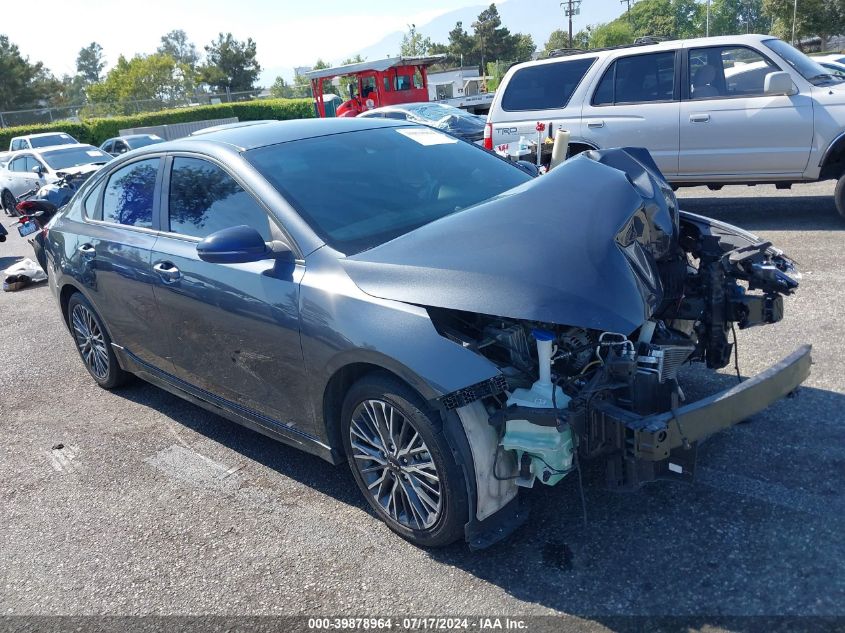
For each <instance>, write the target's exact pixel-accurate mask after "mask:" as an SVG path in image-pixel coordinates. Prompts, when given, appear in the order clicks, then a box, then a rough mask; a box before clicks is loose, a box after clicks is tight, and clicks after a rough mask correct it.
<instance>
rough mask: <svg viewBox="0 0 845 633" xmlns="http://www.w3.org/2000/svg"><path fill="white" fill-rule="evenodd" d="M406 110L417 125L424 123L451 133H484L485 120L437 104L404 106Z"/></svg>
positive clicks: (464, 111)
mask: <svg viewBox="0 0 845 633" xmlns="http://www.w3.org/2000/svg"><path fill="white" fill-rule="evenodd" d="M406 109H407V110H408V112H409V113H410V114H411V116H412V117H414V118H415V119H416V120H417V122H418V123H425V124H426V125H432V126H434V127H437V128H440V129H441V130H446V131H447V132H452V133H456V132H457V133H460V132H463V133H465V134H467V133H470V134H471V133H477V134H483V133H484V124H485V123H486V122H487V120H486V119H485V118H484V117H480V116H478V115H476V114H470V113H469V112H467V111H466V110H461V109H460V108H454V107H452V106H446V105H441V104H438V103H426V104H420V105H414V106H406Z"/></svg>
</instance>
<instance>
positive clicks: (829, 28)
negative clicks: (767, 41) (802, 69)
mask: <svg viewBox="0 0 845 633" xmlns="http://www.w3.org/2000/svg"><path fill="white" fill-rule="evenodd" d="M793 6H794V5H793V2H792V0H788V1H787V0H764V2H763V10H764V12H765V14H766V15H767V16H769V17H771V18H773V19H774V28H773V31H774V33H775V34H776V35H779V36H780V37H782V38H784V39H785V40H787V41H790V40H791V39H792V12H793ZM842 32H845V6H843V3H842V0H801V2H799V4H798V12H797V14H796V20H795V38H796V39H797V40H798V41H800V40H801V39H803V38H806V37H811V36H814V35H816V36H818V37H820V38H821V40H822V50H825V48H826V45H827V40H828V39H829V38H830V37H831V36H832V35H836V34H839V33H842Z"/></svg>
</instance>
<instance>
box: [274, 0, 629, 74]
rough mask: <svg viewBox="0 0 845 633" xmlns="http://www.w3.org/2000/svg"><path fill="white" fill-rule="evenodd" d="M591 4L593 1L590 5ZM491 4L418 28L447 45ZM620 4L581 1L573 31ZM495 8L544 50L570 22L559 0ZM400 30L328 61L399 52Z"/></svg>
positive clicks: (605, 17) (517, 1) (286, 70)
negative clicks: (452, 33) (457, 27)
mask: <svg viewBox="0 0 845 633" xmlns="http://www.w3.org/2000/svg"><path fill="white" fill-rule="evenodd" d="M589 3H592V4H589ZM489 6H490V3H489V2H486V3H484V2H482V3H479V4H477V5H474V6H470V7H464V8H462V9H455V10H454V11H449V12H448V13H444V14H443V15H441V16H439V17H437V18H435V19H434V20H432V21H431V22H428V23H427V24H417V30H418V31H419V32H420V33H421V34H422V35H424V36H426V37H430V38H431V41H432V42H437V43H442V44H445V43H446V42H447V41H448V38H449V31H451V30H452V29H453V28H454V27H455V24H456V23H457V22H463V25H464V29H465V30H466V31H467V32H468V33H472V23H473V22H474V21H475V20H476V19H477V18H478V14H479V13H481V12H482V11H483V10H484V9H486V8H487V7H489ZM619 6H621V5H619V3H618V1H617V0H614V1H613V2H611V3H606V2H604V1H603V0H602V2H598V1H597V0H585V2H584V4H582V9H583V11H582V13H581V15H579V16H577V17H576V19H575V21H574V30H575V31H578V30H579V29H581V28H584V27H585V26H586V25H587V24H596V23H598V22H608V21H610V20H612V19H614V18H616V17H617V16H618V15H619V14H620V12H621V9H620V8H618V7H619ZM496 8H497V9H498V10H499V15H500V16H501V18H502V25H503V26H505V27H507V28H508V29H509V30H510V31H511V33H528V34H529V35H531V37H532V38H533V39H534V43H535V44H536V45H537V48H538V49H539V50H542V49H543V46H545V44H546V41H547V40H548V39H549V35H550V34H551V32H552V31H554V30H556V29H564V30H566V29H567V28H568V27H569V23H568V21H567V19H566V17H565V16H564V14H563V7H561V6H560V0H501V1H499V2H496ZM403 35H404V33H403V32H401V31H396V32H394V33H388V34H386V35H384V37H382V38H381V39H380V40H378V41H377V42H376V43H375V44H372V45H370V46H367V47H365V48H360V49H357V50H350V51H349V53H348V54H347V55H343V56H342V57H340V58H338V59H331V60H327V61H329V63H332V64H337V63H340V61H341V59H345V58H347V57H353V56H354V55H356V54H360V55H361V56H362V57H363V58H364V59H368V60H374V59H384V58H385V57H391V56H395V55H398V54H399V49H400V47H401V45H402V36H403ZM278 75H282V76H284V77H285V78H287V79H290V78H291V77H292V76H293V69H292V68H290V67H273V68H265V69H264V70H263V71H262V73H261V78H260V81H261V82H262V83H263V84H264V85H266V86H267V87H269V86H270V85H272V83H273V81H274V80H275V78H276V76H278Z"/></svg>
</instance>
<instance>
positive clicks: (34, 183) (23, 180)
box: [4, 154, 46, 198]
mask: <svg viewBox="0 0 845 633" xmlns="http://www.w3.org/2000/svg"><path fill="white" fill-rule="evenodd" d="M36 165H40V163H39V162H38V161H37V160H36V159H35V157H34V156H32V155H30V154H22V155H20V156H17V157H16V158H14V159H13V160H12V161H11V162H10V163H9V166H8V168H7V169H8V173H7V180H6V183H5V185H4V186H5V188H6V189H8V190H9V191H11V192H12V195H14V196H15V197H16V198H19V197H20V196H21V194H23V193H26V192H27V191H32V190H33V189H36V188H38V187H40V186H42V185H44V184H46V181H45V180H44V178H42V177H41V176H39V175H38V174H36V173H35V172H33V171H32V168H33V167H35V166H36Z"/></svg>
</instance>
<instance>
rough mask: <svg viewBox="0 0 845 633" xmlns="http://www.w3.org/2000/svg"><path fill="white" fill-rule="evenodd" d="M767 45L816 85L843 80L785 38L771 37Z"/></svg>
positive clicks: (765, 42)
mask: <svg viewBox="0 0 845 633" xmlns="http://www.w3.org/2000/svg"><path fill="white" fill-rule="evenodd" d="M763 44H765V45H766V46H768V47H769V48H770V49H772V50H773V51H774V52H775V53H777V54H778V55H780V56H781V57H782V58H783V61H785V62H786V63H787V64H789V65H790V66H792V68H793V70H795V71H796V72H798V73H800V74H801V76H802V77H804V79H806V80H807V81H809V82H810V83H812V84H813V85H816V86H823V85H826V84H831V83H839V82H840V81H841V80H840V79H838V78H836V77H834V76H833V75H832V74H830V71H829V70H828V69H826V68H825V67H824V66H822V65H821V64H819V63H817V62H815V61H813V60H812V59H810V58H809V57H807V56H806V55H805V54H804V53H802V52H801V51H799V50H798V49H797V48H795V47H793V46H790V45H789V44H787V43H786V42H784V41H783V40H778V39H771V40H765V41H764V42H763Z"/></svg>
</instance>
